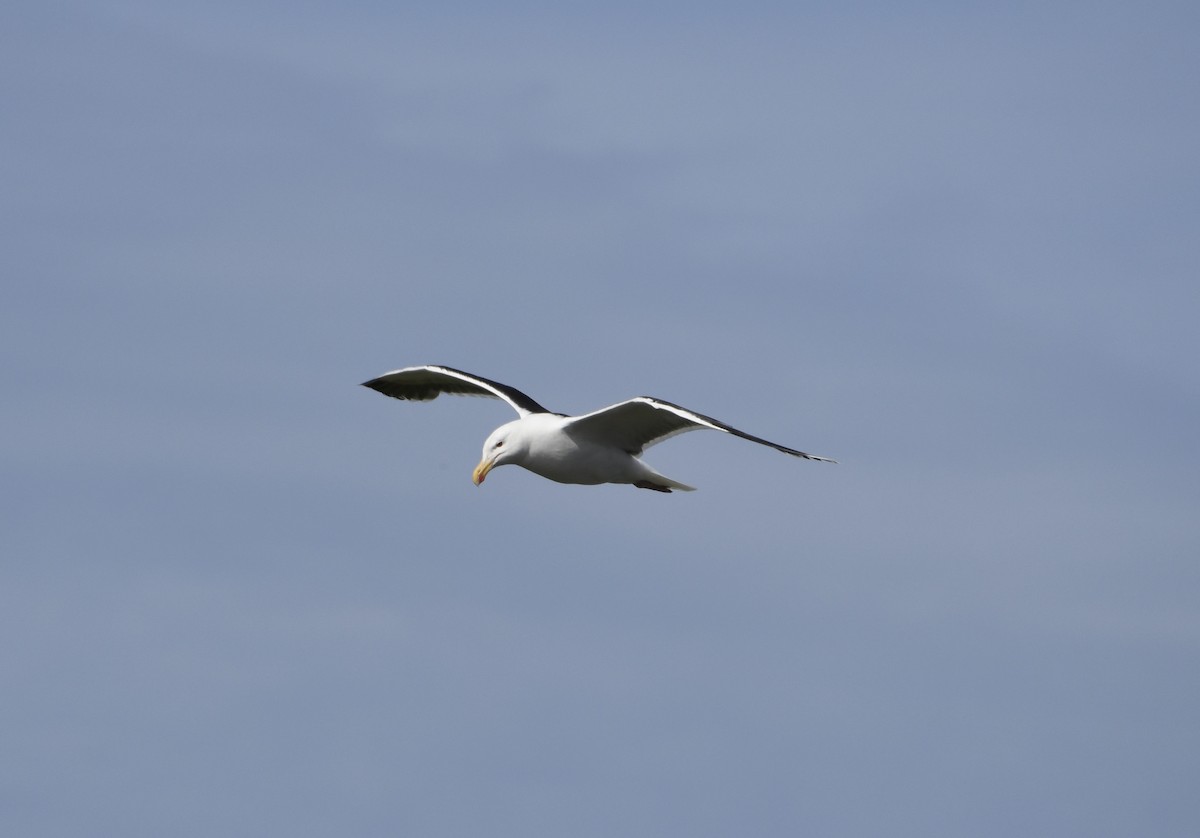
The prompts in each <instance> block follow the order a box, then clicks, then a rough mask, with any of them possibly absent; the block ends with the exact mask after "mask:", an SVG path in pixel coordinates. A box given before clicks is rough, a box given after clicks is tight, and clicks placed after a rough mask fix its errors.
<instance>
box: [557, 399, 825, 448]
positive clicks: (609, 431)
mask: <svg viewBox="0 0 1200 838" xmlns="http://www.w3.org/2000/svg"><path fill="white" fill-rule="evenodd" d="M567 427H568V428H569V429H571V430H573V431H575V432H576V433H580V434H583V435H585V436H590V437H591V438H593V439H597V440H602V441H604V442H606V443H608V444H611V445H616V446H618V447H620V448H621V449H622V450H624V451H628V452H629V453H630V454H635V455H636V454H640V453H642V450H643V449H644V448H647V447H649V446H651V445H654V444H655V443H658V442H662V441H663V440H665V439H670V438H671V437H673V436H675V435H676V434H682V433H686V432H687V431H697V430H700V429H701V428H709V429H711V430H714V431H723V432H724V433H727V434H733V435H734V436H739V437H741V438H742V439H748V440H750V441H751V442H757V443H758V444H759V445H768V446H770V447H771V448H774V449H775V450H776V451H782V452H783V453H784V454H791V455H792V456H793V457H803V458H804V459H806V460H820V461H821V462H826V463H832V462H836V460H831V459H829V458H828V457H818V456H816V455H815V454H806V453H804V452H803V451H797V450H796V449H795V448H788V447H787V446H786V445H779V444H777V443H774V442H769V441H768V440H765V439H763V438H761V437H757V436H753V435H751V434H748V433H746V432H745V431H739V430H738V429H737V428H734V427H732V426H730V425H726V424H725V423H724V422H721V421H718V420H716V419H713V418H712V417H711V416H705V415H704V414H703V413H696V412H695V411H694V410H688V409H687V408H685V407H680V406H679V405H677V404H672V403H671V402H665V401H663V400H662V399H655V398H651V397H650V396H639V397H637V398H636V399H630V400H629V401H626V402H621V403H619V404H614V405H611V406H609V407H605V408H602V409H600V410H597V411H593V412H592V413H585V414H584V415H583V416H577V417H575V418H574V419H571V420H570V421H569V422H568V423H567Z"/></svg>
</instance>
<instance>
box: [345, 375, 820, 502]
mask: <svg viewBox="0 0 1200 838" xmlns="http://www.w3.org/2000/svg"><path fill="white" fill-rule="evenodd" d="M363 386H364V387H370V388H371V389H372V390H377V391H378V392H380V393H383V394H384V395H385V396H391V397H392V398H395V399H405V400H409V401H429V400H430V399H436V398H437V397H438V396H440V395H441V394H442V393H451V394H453V395H456V396H488V397H490V398H494V399H501V400H503V401H506V402H508V403H509V405H510V406H511V407H512V408H513V409H514V410H516V411H517V413H518V414H519V417H520V418H518V419H514V420H513V421H511V422H509V423H507V424H505V425H501V426H500V427H499V428H496V430H494V431H492V434H491V436H489V437H488V438H487V442H485V443H484V444H483V458H482V459H481V460H480V461H479V465H478V466H476V467H475V472H474V474H473V475H472V479H473V480H474V481H475V485H476V486H478V485H479V484H480V483H482V482H483V480H484V478H485V477H487V476H488V472H490V471H491V470H492V469H494V468H496V467H497V466H503V465H510V464H511V465H517V466H521V467H522V468H525V469H528V470H529V471H532V472H533V473H534V474H539V475H541V476H542V477H546V478H549V479H550V480H556V481H558V482H559V483H583V484H587V485H594V484H597V483H631V484H633V485H634V486H637V487H638V488H639V489H653V490H654V491H656V492H670V491H671V490H672V489H680V490H682V491H685V492H690V491H693V487H691V486H687V485H684V484H683V483H680V482H678V481H676V480H672V479H671V478H669V477H664V476H663V475H661V474H659V473H658V472H656V471H655V470H654V469H652V468H650V466H648V465H646V464H645V463H643V462H642V461H641V458H640V455H641V453H642V450H643V449H645V448H647V447H649V446H651V445H654V444H656V443H659V442H662V441H663V440H664V439H669V438H670V437H673V436H675V435H676V434H681V433H684V432H686V431H695V430H700V429H701V428H710V429H712V430H714V431H724V432H725V433H728V434H733V435H734V436H740V437H741V438H742V439H748V440H750V441H751V442H757V443H759V444H760V445H769V446H770V447H772V448H774V449H775V450H776V451H782V452H783V453H784V454H791V455H792V456H793V457H803V458H804V459H806V460H819V461H821V462H823V463H832V462H836V461H835V460H831V459H829V458H828V457H817V456H815V455H813V454H805V453H804V452H803V451H797V450H796V449H794V448H788V447H787V446H784V445H778V444H776V443H774V442H768V441H767V440H765V439H761V438H760V437H756V436H751V435H750V434H748V433H745V432H743V431H739V430H738V429H737V428H732V427H730V426H729V425H726V424H725V423H724V422H718V421H717V420H716V419H713V418H712V417H711V416H705V415H704V414H702V413H696V412H695V411H693V410H688V409H687V408H685V407H680V406H679V405H677V404H671V402H665V401H663V400H662V399H655V398H651V397H649V396H638V397H637V398H635V399H629V400H628V401H624V402H620V403H618V404H614V405H610V406H609V407H605V408H601V409H600V410H595V411H592V412H591V413H585V414H583V415H582V416H566V415H564V414H562V413H553V412H551V411H549V410H547V409H546V408H544V407H542V406H541V405H540V404H538V403H537V402H535V401H534V400H533V399H531V398H529V396H527V395H525V394H524V393H522V392H521V391H520V390H518V389H516V388H515V387H509V386H508V385H507V384H500V383H499V382H496V381H490V380H488V379H486V378H481V377H480V376H478V375H471V374H470V373H467V372H462V371H461V370H456V369H451V368H450V367H441V366H423V367H406V368H404V369H402V370H395V371H394V372H389V373H386V374H384V375H381V376H379V377H378V378H373V379H371V380H370V381H366V382H363Z"/></svg>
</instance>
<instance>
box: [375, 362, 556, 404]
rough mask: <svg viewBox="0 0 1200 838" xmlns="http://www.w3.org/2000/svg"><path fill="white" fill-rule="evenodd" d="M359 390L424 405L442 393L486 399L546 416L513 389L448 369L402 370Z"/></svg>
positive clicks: (406, 368) (418, 368) (414, 368)
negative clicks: (485, 397) (367, 389)
mask: <svg viewBox="0 0 1200 838" xmlns="http://www.w3.org/2000/svg"><path fill="white" fill-rule="evenodd" d="M363 386H364V387H370V388H371V389H372V390H376V391H378V392H380V393H383V394H384V395H385V396H391V397H392V398H393V399H405V400H410V401H418V402H427V401H429V400H430V399H436V398H437V397H438V396H440V395H441V394H442V393H450V394H452V395H455V396H488V397H489V398H493V399H502V400H504V401H506V402H508V403H509V404H510V405H511V406H512V408H513V410H515V411H517V413H519V414H520V415H521V416H528V415H529V414H531V413H549V412H550V411H548V410H546V408H544V407H542V406H541V405H540V404H538V403H537V402H535V401H534V400H533V399H531V398H529V396H527V395H525V394H524V393H522V392H521V391H520V390H518V389H517V388H515V387H509V386H508V385H507V384H501V383H499V382H498V381H491V380H489V379H487V378H480V377H479V376H478V375H471V374H470V373H469V372H463V371H462V370H456V369H451V368H450V367H440V366H432V365H431V366H424V367H405V368H404V369H402V370H394V371H392V372H389V373H385V374H383V375H381V376H379V377H378V378H372V379H371V380H370V381H364V382H363Z"/></svg>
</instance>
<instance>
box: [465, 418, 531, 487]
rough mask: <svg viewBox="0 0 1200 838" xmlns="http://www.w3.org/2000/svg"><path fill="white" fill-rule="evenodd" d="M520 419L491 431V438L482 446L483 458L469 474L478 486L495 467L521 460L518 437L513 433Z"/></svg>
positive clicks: (520, 447)
mask: <svg viewBox="0 0 1200 838" xmlns="http://www.w3.org/2000/svg"><path fill="white" fill-rule="evenodd" d="M520 421H521V420H520V419H517V420H515V421H512V422H509V423H508V424H507V425H501V426H500V427H498V428H496V430H494V431H492V434H491V436H489V437H488V438H487V442H485V443H484V444H483V456H482V457H481V458H480V460H479V465H477V466H475V471H474V472H473V473H472V474H471V479H472V480H473V481H474V482H475V485H476V486H478V485H479V484H480V483H482V482H483V480H484V478H485V477H487V476H488V472H489V471H491V470H492V469H494V468H495V467H496V466H502V465H504V464H506V463H513V462H517V461H518V460H520V458H521V450H522V448H523V446H522V445H521V440H520V435H519V434H515V433H513V431H514V430H515V429H516V426H517V424H518V423H519V422H520Z"/></svg>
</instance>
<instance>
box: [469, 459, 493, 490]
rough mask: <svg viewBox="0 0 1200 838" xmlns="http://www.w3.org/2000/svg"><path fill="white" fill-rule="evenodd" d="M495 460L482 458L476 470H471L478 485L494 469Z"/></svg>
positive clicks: (472, 476)
mask: <svg viewBox="0 0 1200 838" xmlns="http://www.w3.org/2000/svg"><path fill="white" fill-rule="evenodd" d="M494 462H495V460H480V461H479V465H477V466H475V471H473V472H471V480H472V481H473V482H474V483H475V485H476V486H478V485H479V484H480V483H482V482H483V479H484V478H485V477H487V475H488V472H489V471H491V470H492V464H493V463H494Z"/></svg>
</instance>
